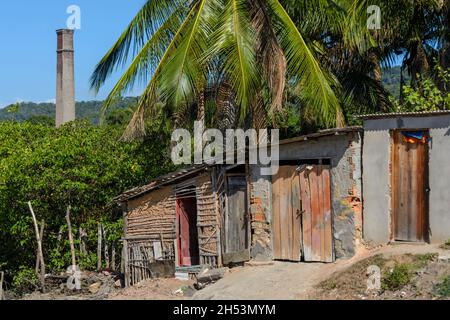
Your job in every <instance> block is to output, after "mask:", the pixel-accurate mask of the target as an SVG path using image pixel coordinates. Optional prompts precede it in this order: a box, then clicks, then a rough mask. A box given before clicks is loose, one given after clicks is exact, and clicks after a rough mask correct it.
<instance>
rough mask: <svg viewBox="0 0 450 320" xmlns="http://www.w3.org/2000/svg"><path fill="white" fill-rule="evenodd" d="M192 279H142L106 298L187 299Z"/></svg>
mask: <svg viewBox="0 0 450 320" xmlns="http://www.w3.org/2000/svg"><path fill="white" fill-rule="evenodd" d="M193 283H194V281H180V280H177V279H158V280H147V281H143V282H141V283H139V284H137V285H135V286H133V287H131V288H126V289H122V290H120V291H117V292H115V293H113V294H112V295H110V296H109V298H108V300H184V299H189V298H190V297H189V295H190V294H189V291H190V292H192V293H194V292H193V291H192V290H193V289H190V288H189V287H190V286H191V285H192V284H193Z"/></svg>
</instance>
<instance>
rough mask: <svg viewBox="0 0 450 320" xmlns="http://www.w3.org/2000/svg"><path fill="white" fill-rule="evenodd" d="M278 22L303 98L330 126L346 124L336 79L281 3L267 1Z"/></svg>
mask: <svg viewBox="0 0 450 320" xmlns="http://www.w3.org/2000/svg"><path fill="white" fill-rule="evenodd" d="M268 3H269V6H270V7H271V10H272V12H273V14H274V15H275V18H276V19H277V20H278V24H279V27H278V30H277V31H278V32H277V35H278V37H279V38H280V44H281V46H282V48H283V50H284V53H285V55H286V58H287V62H288V70H289V72H290V74H291V75H292V76H293V77H294V78H297V79H298V83H299V86H300V90H301V94H302V96H303V97H304V98H305V99H306V100H307V101H308V106H309V108H310V109H312V110H315V112H316V114H318V115H319V116H320V118H321V119H322V122H324V123H325V124H327V125H331V124H336V125H337V126H341V125H343V123H344V119H343V116H342V111H341V106H340V104H339V101H338V99H337V97H336V95H335V92H334V91H333V88H332V85H333V87H334V88H338V84H337V82H336V80H335V79H334V78H333V77H331V76H330V75H328V74H327V73H326V72H325V71H324V70H323V69H322V68H321V66H320V65H319V63H318V62H317V60H316V58H315V57H314V55H313V53H312V52H311V50H310V49H309V47H308V46H307V44H306V42H305V40H304V38H303V36H302V34H301V33H300V31H299V30H298V28H297V27H296V26H295V24H294V22H293V21H292V19H291V17H290V16H289V14H288V13H287V12H286V10H285V9H284V7H283V6H282V5H281V4H280V2H279V1H278V0H268Z"/></svg>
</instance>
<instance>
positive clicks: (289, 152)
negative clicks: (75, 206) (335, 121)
mask: <svg viewBox="0 0 450 320" xmlns="http://www.w3.org/2000/svg"><path fill="white" fill-rule="evenodd" d="M361 147H362V128H360V127H350V128H343V129H332V130H324V131H320V132H318V133H314V134H309V135H305V136H301V137H296V138H293V139H289V140H284V141H281V142H280V144H279V151H280V169H279V171H278V173H277V174H276V175H275V176H265V175H262V174H261V172H262V169H263V166H261V165H255V164H251V165H250V164H248V163H247V164H245V165H209V166H208V165H197V166H192V167H189V168H185V169H183V170H180V171H177V172H174V173H171V174H168V175H165V176H163V177H160V178H158V179H156V180H155V181H152V182H151V183H150V184H148V185H145V186H142V187H139V188H135V189H133V190H130V191H127V192H125V193H124V194H122V195H120V196H119V197H117V198H116V199H115V201H116V203H118V204H119V205H120V207H121V208H122V211H123V215H124V239H123V240H124V252H123V258H124V262H125V278H126V284H127V285H132V284H134V283H137V282H139V281H141V280H143V279H146V278H150V277H154V276H155V275H157V274H158V272H157V270H158V262H164V261H165V262H170V263H172V264H174V265H175V271H179V272H195V270H198V266H199V265H205V264H207V265H211V266H214V267H218V266H223V265H233V264H239V263H242V262H245V261H249V260H257V261H271V260H285V261H294V262H295V261H296V262H299V261H320V262H332V261H334V260H335V259H338V258H346V257H352V256H353V255H354V254H355V251H356V248H357V246H358V244H359V243H360V242H361V239H362V201H361V198H362V197H361V195H362V194H361V192H362V191H361V190H362V187H361V165H360V159H361V150H362V149H361Z"/></svg>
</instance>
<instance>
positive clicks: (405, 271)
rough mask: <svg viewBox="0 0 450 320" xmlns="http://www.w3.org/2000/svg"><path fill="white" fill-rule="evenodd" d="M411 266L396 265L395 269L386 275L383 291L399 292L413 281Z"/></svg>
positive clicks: (404, 264) (383, 280) (382, 286)
mask: <svg viewBox="0 0 450 320" xmlns="http://www.w3.org/2000/svg"><path fill="white" fill-rule="evenodd" d="M411 277H412V272H411V266H410V265H409V264H406V263H396V264H395V266H394V268H392V269H391V270H389V271H388V272H386V273H385V274H384V277H383V279H382V282H381V288H382V289H383V290H391V291H394V290H398V289H401V288H402V287H404V286H405V285H407V284H408V283H409V282H410V281H411Z"/></svg>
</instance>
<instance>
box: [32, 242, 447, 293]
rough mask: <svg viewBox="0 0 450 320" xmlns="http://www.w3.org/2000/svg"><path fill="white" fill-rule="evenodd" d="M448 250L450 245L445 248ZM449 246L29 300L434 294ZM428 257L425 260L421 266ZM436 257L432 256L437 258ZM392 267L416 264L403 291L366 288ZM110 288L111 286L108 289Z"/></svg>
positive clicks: (396, 248)
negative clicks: (370, 270)
mask: <svg viewBox="0 0 450 320" xmlns="http://www.w3.org/2000/svg"><path fill="white" fill-rule="evenodd" d="M446 249H447V248H446ZM448 255H450V250H445V249H442V248H440V246H439V245H426V244H399V245H389V246H381V247H378V248H372V249H367V248H362V249H361V250H360V251H359V252H358V254H357V255H356V256H355V257H353V258H352V259H349V260H339V261H337V262H335V263H332V264H322V263H288V262H273V263H270V264H268V265H267V264H266V265H258V266H245V267H237V268H233V269H230V270H229V271H228V272H227V273H226V274H225V277H224V278H223V279H221V280H220V281H218V282H216V283H213V284H211V285H209V286H207V287H206V288H204V289H203V290H200V291H196V290H195V289H193V281H180V280H176V279H155V280H148V281H144V282H142V283H140V284H138V285H135V286H133V287H131V288H126V289H117V288H113V289H108V288H111V286H108V287H107V286H106V285H105V290H103V291H104V293H105V294H104V295H103V294H102V289H101V290H100V295H99V294H96V295H94V296H92V295H89V294H86V295H83V294H82V295H69V296H66V295H63V294H59V293H54V292H53V293H47V294H38V293H35V294H32V295H28V296H26V297H25V299H27V300H95V299H102V300H103V299H108V300H188V299H194V300H268V299H274V300H292V299H294V300H309V299H314V300H316V299H434V298H435V297H433V296H431V295H430V292H431V291H432V288H433V286H434V285H435V284H436V281H437V280H438V279H440V278H442V277H443V276H448V275H450V262H448V261H447V262H442V261H439V260H438V259H437V257H438V256H448ZM423 257H427V258H426V259H425V260H426V263H424V264H423V265H421V264H420V263H422V262H423V261H422V260H423ZM432 257H433V258H432ZM377 263H379V264H380V265H383V268H384V270H389V268H392V267H393V266H394V265H395V263H409V264H414V265H415V266H417V268H416V270H414V277H413V281H411V284H410V285H408V286H405V287H402V288H401V290H398V291H392V292H390V291H387V292H382V293H375V294H373V293H370V294H368V293H366V292H365V291H366V288H367V274H366V270H367V267H368V266H369V265H372V264H377ZM106 289H108V290H109V291H108V292H107V290H106Z"/></svg>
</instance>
